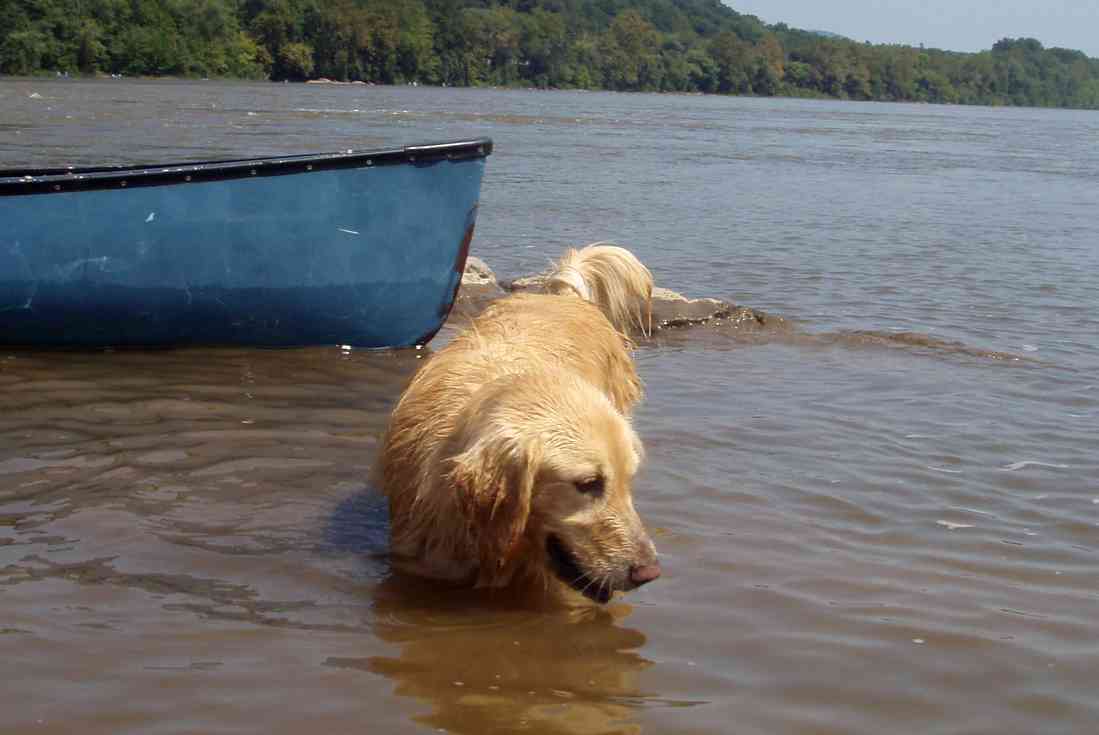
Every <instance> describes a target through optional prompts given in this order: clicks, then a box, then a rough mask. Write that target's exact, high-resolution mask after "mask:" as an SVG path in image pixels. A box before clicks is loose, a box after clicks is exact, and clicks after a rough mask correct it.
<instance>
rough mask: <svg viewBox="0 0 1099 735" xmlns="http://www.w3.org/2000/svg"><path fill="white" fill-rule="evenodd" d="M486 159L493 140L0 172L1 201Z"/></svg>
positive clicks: (479, 139) (476, 139)
mask: <svg viewBox="0 0 1099 735" xmlns="http://www.w3.org/2000/svg"><path fill="white" fill-rule="evenodd" d="M490 153H492V140H491V139H489V138H475V139H472V140H462V141H452V142H446V143H433V144H428V145H410V146H404V147H401V148H391V149H382V150H365V151H358V150H347V151H341V152H338V153H319V154H304V155H293V156H269V157H260V158H249V159H239V160H225V161H194V162H186V163H171V164H158V165H141V166H133V165H121V166H94V167H80V168H77V167H70V168H53V169H16V170H13V169H7V170H0V197H3V196H25V195H29V194H56V193H65V192H74V191H96V190H100V191H102V190H118V189H125V188H130V187H146V186H172V185H183V184H190V183H201V182H210V181H229V180H233V179H250V178H253V177H256V178H258V177H267V176H286V175H289V174H302V173H308V172H313V171H330V170H335V169H349V168H368V167H373V166H393V165H427V164H431V163H435V162H438V161H459V160H466V159H472V158H484V157H486V156H488V155H489V154H490Z"/></svg>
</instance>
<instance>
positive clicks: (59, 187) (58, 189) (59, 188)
mask: <svg viewBox="0 0 1099 735" xmlns="http://www.w3.org/2000/svg"><path fill="white" fill-rule="evenodd" d="M53 190H54V191H61V184H54V185H53Z"/></svg>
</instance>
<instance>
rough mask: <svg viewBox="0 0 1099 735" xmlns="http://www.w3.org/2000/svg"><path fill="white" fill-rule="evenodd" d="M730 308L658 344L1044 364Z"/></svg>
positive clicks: (665, 323) (668, 331)
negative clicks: (803, 325) (884, 352)
mask: <svg viewBox="0 0 1099 735" xmlns="http://www.w3.org/2000/svg"><path fill="white" fill-rule="evenodd" d="M725 306H726V308H724V309H721V310H719V311H717V312H716V313H713V314H711V315H707V316H705V317H703V318H700V319H692V318H680V319H671V320H662V321H661V322H659V323H660V327H661V329H660V331H659V332H658V337H657V338H656V341H657V342H658V343H660V344H683V345H684V346H685V345H686V343H697V344H701V345H704V346H707V347H720V346H721V343H722V342H724V343H726V345H727V346H733V345H739V346H743V345H746V344H764V343H776V342H779V343H786V344H794V345H797V346H803V347H841V348H847V349H888V350H903V351H909V352H913V353H916V354H922V355H926V356H928V357H936V358H942V359H957V358H972V359H977V360H981V361H991V362H997V363H1005V364H1019V365H1024V364H1025V365H1041V364H1045V363H1044V361H1042V360H1039V359H1037V358H1036V357H1034V356H1033V355H1023V354H1016V353H1013V352H1005V351H1002V350H993V349H988V348H985V347H977V346H974V345H970V344H966V343H965V342H961V341H957V340H950V339H943V338H941V337H934V336H932V335H930V334H926V333H923V332H892V331H882V330H873V329H855V330H847V329H843V330H837V331H832V332H809V331H805V330H803V329H800V328H799V326H798V325H797V323H796V322H794V321H792V320H789V319H787V318H785V317H783V316H781V315H778V314H771V313H768V312H764V311H760V310H759V309H753V308H750V307H747V306H736V305H728V304H727V305H725ZM654 316H655V309H654ZM1024 349H1025V347H1024Z"/></svg>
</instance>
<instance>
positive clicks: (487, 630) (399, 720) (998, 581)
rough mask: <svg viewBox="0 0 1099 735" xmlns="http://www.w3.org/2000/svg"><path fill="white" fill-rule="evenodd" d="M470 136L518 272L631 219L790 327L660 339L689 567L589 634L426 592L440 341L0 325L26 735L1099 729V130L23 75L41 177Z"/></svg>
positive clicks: (505, 96) (672, 543) (3, 567)
mask: <svg viewBox="0 0 1099 735" xmlns="http://www.w3.org/2000/svg"><path fill="white" fill-rule="evenodd" d="M32 94H37V95H38V96H37V97H31V96H30V95H32ZM473 135H489V136H491V137H493V138H494V139H495V141H496V146H497V148H496V150H497V152H496V153H495V154H494V155H493V156H492V157H491V158H490V160H489V166H488V174H487V177H486V181H485V186H484V190H483V194H482V207H481V216H480V220H479V223H478V231H477V237H476V240H475V242H474V251H475V253H477V254H478V255H480V256H481V257H483V258H485V259H486V260H487V261H488V262H489V263H490V264H492V265H493V266H494V267H495V268H496V269H497V271H498V272H500V273H501V275H503V276H514V275H519V274H521V273H526V272H530V271H535V270H539V269H540V268H542V267H543V266H544V265H545V263H546V262H548V260H549V259H551V258H552V257H554V256H555V255H556V254H557V253H558V252H559V251H560V250H561V248H562V247H564V246H565V245H567V244H576V243H582V242H586V241H589V240H596V239H614V240H617V241H619V242H622V243H624V244H627V245H629V246H630V247H632V248H633V249H635V250H636V251H637V252H638V253H639V255H641V257H642V258H643V259H644V260H645V261H646V262H648V263H650V264H651V265H652V267H653V270H654V271H655V273H656V275H657V279H658V282H659V283H660V284H662V285H665V286H668V287H671V288H675V289H677V290H680V291H685V292H687V293H690V294H693V295H715V296H720V297H724V298H728V299H731V300H734V301H737V302H739V303H744V304H747V305H750V306H753V307H757V308H762V309H766V310H768V311H770V312H772V313H775V314H779V315H781V316H783V317H786V318H787V319H788V320H790V322H791V323H792V325H793V326H792V327H791V328H789V329H763V330H759V329H747V328H743V327H741V328H737V327H735V326H733V325H727V324H726V325H716V326H706V327H700V328H696V329H692V330H676V331H671V332H666V333H663V334H661V335H658V337H657V339H655V340H653V341H652V342H650V343H648V344H645V345H643V346H642V347H641V349H640V350H639V351H638V353H637V360H638V364H639V369H640V371H641V374H642V377H643V378H644V379H645V382H646V387H647V392H648V396H647V400H646V402H645V403H644V404H643V406H642V407H641V408H640V409H639V411H638V414H637V417H636V425H637V427H638V430H639V431H640V433H641V435H642V437H643V439H644V440H645V443H646V447H647V449H648V460H647V465H646V468H645V470H644V471H643V474H642V476H641V478H640V479H639V481H638V483H637V486H636V495H637V504H638V507H639V510H640V512H641V513H642V515H643V517H644V518H645V519H646V521H647V522H648V524H649V526H650V529H651V530H652V532H653V535H654V537H655V540H656V542H657V545H658V547H659V549H660V551H661V553H662V563H663V566H664V569H665V574H664V576H663V577H662V578H661V579H660V580H658V581H657V582H654V583H653V584H651V585H648V586H646V587H644V588H643V589H641V590H638V591H636V592H635V593H632V594H631V595H629V596H627V597H626V598H624V600H623V601H621V602H619V603H616V604H613V605H611V606H609V607H608V608H607V609H606V610H603V611H601V612H599V613H598V614H595V615H590V616H586V617H583V618H579V619H577V618H573V617H569V616H566V615H563V614H547V613H537V612H530V611H523V610H515V609H509V608H506V607H502V606H500V605H498V604H494V603H493V602H492V601H491V600H486V599H484V598H483V597H480V596H477V595H471V594H468V593H462V592H457V591H452V590H443V589H439V588H437V587H435V586H432V585H427V584H423V583H420V582H417V581H416V580H411V579H406V578H401V577H398V576H395V575H393V574H392V573H391V571H390V569H389V568H388V565H387V562H386V559H385V554H384V552H385V539H386V525H385V523H386V520H385V513H384V509H383V507H382V506H381V505H380V504H379V503H378V502H377V500H376V498H374V497H373V496H372V494H371V493H370V488H369V487H368V476H369V472H370V468H371V465H372V462H373V459H374V453H375V450H376V446H377V442H378V438H379V436H380V433H381V431H382V430H383V427H384V422H385V417H386V415H387V412H388V411H389V409H390V408H391V407H392V404H393V401H394V400H395V398H396V396H397V394H398V393H399V391H400V389H401V387H402V385H403V383H404V381H406V380H407V379H408V377H409V376H410V375H411V374H412V372H413V371H414V370H415V369H416V367H417V365H418V364H419V360H420V358H422V357H423V356H424V353H423V352H417V351H404V352H389V353H365V352H357V351H352V352H348V351H343V350H339V349H336V348H317V349H306V350H278V351H274V350H233V349H220V350H182V351H160V352H127V351H120V352H100V353H73V352H31V351H25V350H13V349H5V350H0V652H2V654H3V655H2V656H0V680H2V681H3V682H4V684H3V686H2V687H0V709H2V711H3V712H4V713H5V716H4V718H3V724H0V730H3V731H10V732H23V731H27V730H31V729H32V728H33V729H34V731H38V732H58V733H60V732H73V731H77V730H79V731H82V732H104V733H107V732H125V731H130V732H254V731H267V732H285V733H291V732H301V731H304V730H306V728H310V729H313V728H316V729H323V730H326V731H327V730H334V731H340V732H345V731H351V732H355V731H363V732H417V731H431V730H439V729H442V730H445V731H449V732H460V733H483V732H513V731H517V730H522V731H525V732H532V733H612V732H614V733H631V732H647V733H663V732H667V733H711V732H737V733H776V732H789V733H881V732H913V733H915V732H918V733H978V732H981V733H984V732H988V733H992V732H995V733H1014V732H1018V733H1032V732H1042V733H1053V732H1065V733H1080V732H1089V731H1091V730H1092V729H1093V728H1094V722H1096V721H1097V720H1099V700H1096V698H1095V695H1094V689H1095V682H1096V681H1097V680H1099V644H1097V643H1096V640H1099V614H1097V613H1099V564H1097V561H1099V560H1097V558H1096V551H1097V549H1099V479H1097V478H1099V459H1097V455H1099V452H1097V448H1099V387H1097V384H1099V380H1097V379H1096V375H1099V371H1097V367H1099V351H1097V348H1096V335H1097V334H1099V320H1097V318H1096V316H1095V314H1096V313H1097V307H1099V297H1097V296H1096V293H1097V291H1096V287H1095V283H1096V278H1097V274H1099V244H1097V243H1096V240H1095V234H1094V233H1095V232H1096V231H1099V215H1097V214H1096V209H1095V203H1096V202H1097V201H1099V153H1097V150H1099V149H1097V148H1096V146H1095V141H1096V140H1097V138H1099V116H1096V115H1095V114H1094V113H1085V112H1070V111H1039V110H993V109H984V108H945V107H927V106H914V105H913V106H898V105H884V104H861V103H832V102H802V101H791V100H750V99H727V98H710V97H680V96H654V95H615V94H590V93H536V92H520V91H493V90H429V89H400V88H362V87H316V86H303V85H271V84H263V85H248V84H222V83H212V82H207V83H182V82H178V83H154V82H129V81H126V82H118V81H113V82H111V81H104V82H54V81H38V80H35V81H11V80H8V81H4V82H0V166H8V167H14V166H29V165H47V164H49V165H58V164H68V163H74V164H75V163H96V162H101V161H117V162H122V161H157V160H161V159H165V158H168V157H171V158H209V157H213V156H223V155H224V156H237V155H249V154H259V153H270V152H287V153H296V152H306V151H319V150H333V149H339V148H344V147H348V146H352V145H353V146H354V147H370V146H378V145H395V144H402V143H412V142H422V141H425V140H434V139H450V138H462V137H467V136H473ZM0 226H2V223H0Z"/></svg>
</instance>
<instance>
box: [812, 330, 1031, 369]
mask: <svg viewBox="0 0 1099 735" xmlns="http://www.w3.org/2000/svg"><path fill="white" fill-rule="evenodd" d="M812 337H813V339H815V340H817V341H820V342H822V343H823V344H835V345H840V346H844V347H855V348H860V347H885V348H890V349H908V350H913V351H917V352H923V353H927V354H932V355H941V356H944V357H951V356H955V357H975V358H978V359H982V360H996V361H1000V362H1027V363H1036V362H1038V361H1037V360H1035V359H1034V358H1032V357H1026V356H1023V355H1016V354H1014V353H1012V352H1003V351H1000V350H990V349H986V348H983V347H974V346H973V345H968V344H966V343H964V342H958V341H955V340H948V339H942V338H940V337H932V336H931V335H930V334H925V333H922V332H882V331H877V330H870V329H855V330H840V331H837V332H826V333H823V334H817V335H812Z"/></svg>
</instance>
